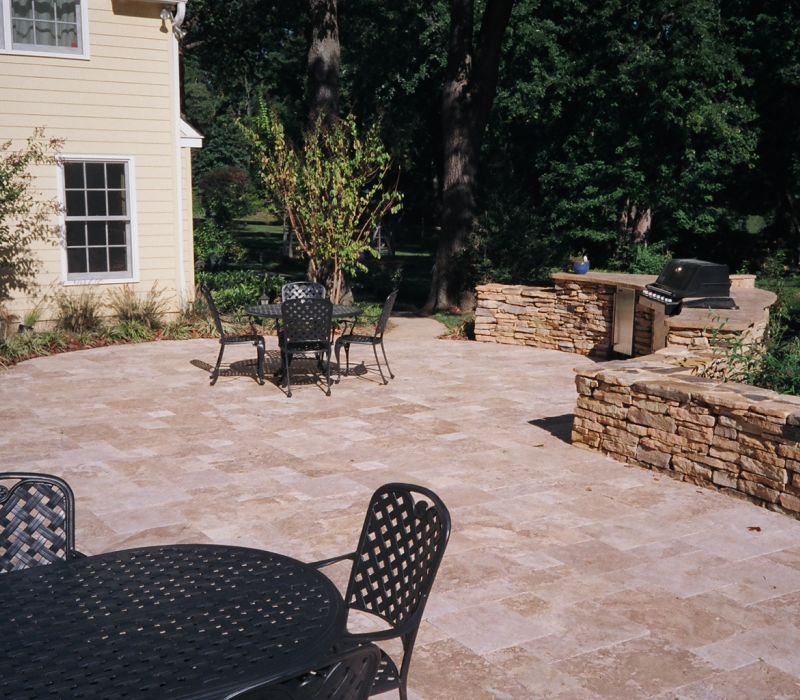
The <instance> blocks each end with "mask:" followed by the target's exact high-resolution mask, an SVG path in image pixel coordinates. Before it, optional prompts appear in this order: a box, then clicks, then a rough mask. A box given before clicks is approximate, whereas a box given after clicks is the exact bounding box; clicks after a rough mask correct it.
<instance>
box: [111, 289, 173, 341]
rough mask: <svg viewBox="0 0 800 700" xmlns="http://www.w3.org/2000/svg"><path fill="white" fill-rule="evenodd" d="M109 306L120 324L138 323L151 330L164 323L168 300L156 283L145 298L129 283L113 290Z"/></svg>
mask: <svg viewBox="0 0 800 700" xmlns="http://www.w3.org/2000/svg"><path fill="white" fill-rule="evenodd" d="M108 306H109V308H110V309H111V311H112V312H113V313H114V315H115V316H116V317H117V321H118V322H119V323H120V324H124V323H129V322H130V323H136V324H140V325H142V326H145V327H146V328H148V329H149V330H158V329H159V328H161V327H162V326H163V325H164V311H165V310H166V302H165V301H164V299H163V295H162V291H161V290H160V289H158V288H157V285H156V283H153V286H152V287H151V288H150V291H149V292H147V296H145V298H144V299H142V298H140V297H139V295H138V294H137V293H136V292H135V291H134V289H133V287H132V286H131V285H129V284H126V285H124V286H122V287H118V288H117V289H114V290H112V291H111V293H110V295H109V302H108Z"/></svg>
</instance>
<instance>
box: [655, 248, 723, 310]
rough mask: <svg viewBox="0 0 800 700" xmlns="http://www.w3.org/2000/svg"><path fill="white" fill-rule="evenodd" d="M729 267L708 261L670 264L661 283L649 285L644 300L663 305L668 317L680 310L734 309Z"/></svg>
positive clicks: (663, 274) (691, 260)
mask: <svg viewBox="0 0 800 700" xmlns="http://www.w3.org/2000/svg"><path fill="white" fill-rule="evenodd" d="M730 293H731V279H730V276H729V274H728V266H727V265H720V264H718V263H711V262H706V261H705V260H694V259H683V260H670V261H669V262H668V263H667V264H666V266H665V267H664V269H663V270H662V271H661V274H660V275H659V276H658V279H657V280H656V281H655V282H653V284H648V285H647V286H646V287H645V288H644V290H643V291H642V296H644V297H646V298H647V299H652V300H653V301H656V302H659V303H661V304H663V305H664V311H665V313H666V315H667V316H675V315H676V314H678V313H680V311H681V309H682V308H684V307H686V308H701V309H735V308H737V306H736V303H735V302H734V301H733V299H732V298H731V296H730Z"/></svg>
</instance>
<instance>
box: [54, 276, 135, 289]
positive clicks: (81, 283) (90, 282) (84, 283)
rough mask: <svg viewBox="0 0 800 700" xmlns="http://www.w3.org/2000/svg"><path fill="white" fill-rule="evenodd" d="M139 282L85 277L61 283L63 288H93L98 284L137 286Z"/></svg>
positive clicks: (126, 279)
mask: <svg viewBox="0 0 800 700" xmlns="http://www.w3.org/2000/svg"><path fill="white" fill-rule="evenodd" d="M140 281H141V280H140V279H139V277H138V276H137V277H113V278H111V277H108V278H106V277H103V278H97V277H87V278H86V279H79V280H64V282H63V283H62V284H63V285H64V286H65V287H94V286H95V285H99V284H138V283H139V282H140Z"/></svg>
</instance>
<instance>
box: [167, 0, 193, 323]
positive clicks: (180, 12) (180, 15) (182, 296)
mask: <svg viewBox="0 0 800 700" xmlns="http://www.w3.org/2000/svg"><path fill="white" fill-rule="evenodd" d="M161 17H162V19H171V20H172V34H173V36H174V40H173V41H171V42H170V43H171V46H170V51H171V53H172V55H171V57H170V58H171V66H170V73H171V75H170V80H171V82H172V86H173V90H172V107H173V133H174V135H175V180H176V200H177V201H176V202H175V213H176V216H177V224H178V301H179V303H180V307H181V310H182V311H185V310H186V307H187V305H188V300H189V294H188V288H187V281H186V250H185V245H184V237H185V234H186V232H185V231H184V222H185V213H184V211H183V162H182V158H181V97H180V94H181V91H180V66H179V61H180V51H179V50H178V42H179V41H180V40H181V39H182V38H183V34H184V32H183V30H182V29H181V25H182V24H183V20H184V18H185V17H186V2H185V0H181V1H180V2H178V3H177V7H176V9H175V14H174V15H173V14H172V12H170V11H169V10H168V9H166V8H164V9H163V10H161Z"/></svg>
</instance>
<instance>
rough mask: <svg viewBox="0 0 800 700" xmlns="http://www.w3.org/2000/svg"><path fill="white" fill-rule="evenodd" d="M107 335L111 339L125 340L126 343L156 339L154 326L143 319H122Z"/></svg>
mask: <svg viewBox="0 0 800 700" xmlns="http://www.w3.org/2000/svg"><path fill="white" fill-rule="evenodd" d="M107 336H108V337H109V338H110V339H111V340H117V341H123V342H126V343H144V342H147V341H148V340H154V339H155V333H154V332H153V328H152V327H151V326H150V325H148V324H147V323H145V322H143V321H138V320H136V319H130V318H129V319H125V320H120V322H119V323H117V324H116V325H115V326H112V327H111V328H109V329H108V331H107Z"/></svg>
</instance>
